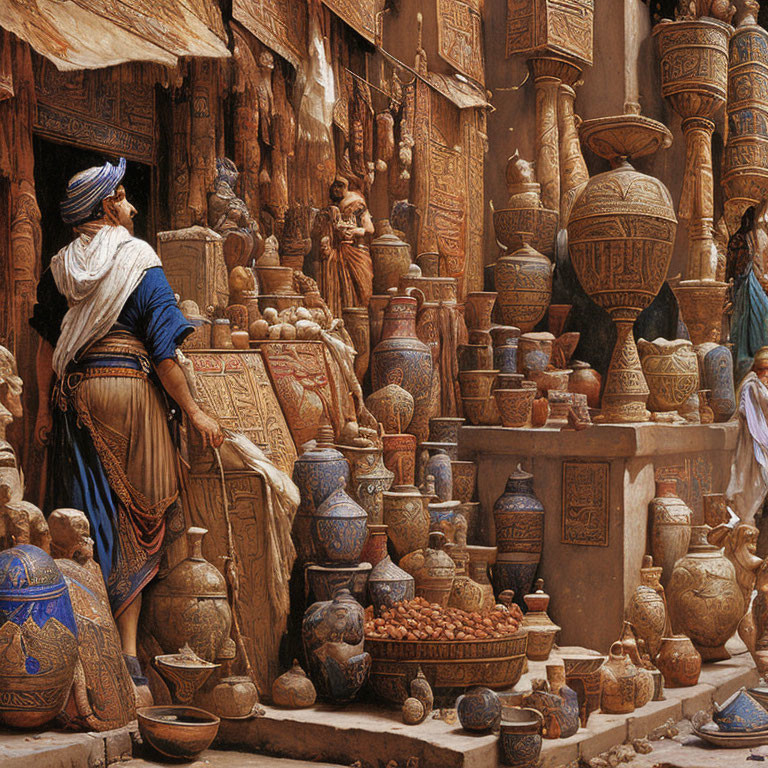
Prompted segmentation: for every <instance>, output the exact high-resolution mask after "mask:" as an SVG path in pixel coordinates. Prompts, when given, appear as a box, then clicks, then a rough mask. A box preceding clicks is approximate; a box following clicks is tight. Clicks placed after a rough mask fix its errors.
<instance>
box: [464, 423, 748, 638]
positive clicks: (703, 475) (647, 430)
mask: <svg viewBox="0 0 768 768" xmlns="http://www.w3.org/2000/svg"><path fill="white" fill-rule="evenodd" d="M736 429H737V427H736V424H735V423H733V424H732V423H726V424H702V425H688V426H669V425H662V424H622V425H599V426H597V425H596V426H593V427H591V428H589V429H587V430H585V431H583V432H572V431H558V430H554V429H505V428H503V427H462V428H461V430H460V432H459V455H460V458H461V459H471V460H474V461H476V462H477V464H478V473H477V492H478V499H479V501H480V504H481V510H482V517H481V520H480V521H478V522H479V526H478V527H479V531H480V532H479V536H480V540H478V542H477V543H479V544H487V545H493V544H495V535H494V525H493V504H494V502H495V500H496V499H497V498H498V497H499V496H500V495H501V493H502V492H503V491H504V485H505V483H506V480H507V477H508V476H509V474H510V473H511V472H513V471H514V469H515V467H516V466H517V464H518V463H520V464H522V466H523V468H524V469H526V470H527V471H529V472H531V473H533V476H534V490H535V492H536V495H537V496H538V498H539V499H540V500H541V502H542V504H543V505H544V510H545V516H544V551H543V554H542V558H541V564H540V566H539V576H541V577H542V578H543V579H544V581H545V583H546V584H547V591H548V592H549V594H550V595H551V596H552V600H551V603H550V616H551V617H552V619H553V620H554V621H555V622H557V623H558V624H559V625H560V626H561V627H562V632H561V636H560V642H561V644H563V645H583V646H586V647H588V648H595V649H597V650H600V651H602V652H607V650H608V648H609V647H610V645H611V643H612V642H613V641H614V640H616V639H617V638H618V636H619V633H620V631H621V622H622V617H623V613H624V606H625V605H626V603H627V602H628V600H629V598H630V597H631V595H632V593H633V592H634V589H635V587H636V586H637V585H638V583H639V577H640V566H641V564H642V558H643V555H644V554H645V553H646V551H647V545H646V542H647V536H648V503H649V502H650V500H651V499H652V498H653V496H654V488H655V480H656V478H657V477H666V476H673V477H676V478H677V481H678V483H677V484H678V493H679V494H680V496H681V497H682V498H683V499H684V500H685V501H686V503H687V504H688V505H689V506H690V507H691V509H692V510H693V513H694V520H693V522H694V524H697V523H699V524H700V523H702V522H703V513H702V503H701V496H702V494H703V493H715V492H722V491H724V490H725V487H726V485H727V483H728V477H729V474H730V466H731V459H732V454H733V451H734V449H735V445H736Z"/></svg>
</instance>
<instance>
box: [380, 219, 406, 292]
mask: <svg viewBox="0 0 768 768" xmlns="http://www.w3.org/2000/svg"><path fill="white" fill-rule="evenodd" d="M375 234H376V237H374V239H373V240H372V241H371V261H372V262H373V292H374V293H375V294H384V293H386V292H387V291H388V290H389V289H390V288H397V286H398V284H399V282H400V278H401V277H402V276H403V275H404V274H406V273H407V272H408V269H409V267H410V266H411V246H410V245H408V243H406V242H404V241H403V240H401V239H400V238H399V237H398V236H397V235H396V234H395V231H394V230H393V229H392V225H391V224H390V223H389V220H388V219H381V220H379V221H377V222H376V232H375Z"/></svg>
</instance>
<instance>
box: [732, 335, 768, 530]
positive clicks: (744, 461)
mask: <svg viewBox="0 0 768 768" xmlns="http://www.w3.org/2000/svg"><path fill="white" fill-rule="evenodd" d="M738 400H739V408H738V411H737V416H738V420H739V434H738V442H737V443H736V455H735V456H734V459H733V464H732V465H731V479H730V482H729V483H728V489H727V490H726V499H727V501H728V504H729V505H730V507H731V509H733V511H734V512H735V513H736V514H737V515H738V516H739V518H740V519H741V521H742V522H743V523H749V524H750V525H754V524H755V515H756V514H757V513H758V512H759V511H760V508H761V507H762V505H763V501H764V500H765V496H766V493H768V347H762V348H761V349H759V350H758V351H757V352H756V354H755V360H754V363H753V365H752V370H751V371H750V372H749V373H748V374H747V375H746V376H745V377H744V380H743V381H742V383H741V387H740V388H739V398H738Z"/></svg>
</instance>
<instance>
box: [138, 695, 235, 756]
mask: <svg viewBox="0 0 768 768" xmlns="http://www.w3.org/2000/svg"><path fill="white" fill-rule="evenodd" d="M136 717H137V719H138V721H139V732H140V733H141V737H142V738H143V739H144V741H145V742H146V743H147V744H149V745H150V746H151V747H152V748H153V749H154V750H156V751H157V752H159V753H160V754H161V755H165V756H166V757H173V758H178V759H184V760H192V759H193V758H195V757H197V756H198V755H199V754H200V753H201V752H203V751H204V750H206V749H208V747H210V746H211V743H212V742H213V740H214V739H215V738H216V734H217V733H218V731H219V723H220V722H221V720H220V719H219V718H218V717H216V715H212V714H211V713H210V712H206V711H205V710H204V709H198V708H197V707H184V706H155V707H141V708H140V709H137V710H136Z"/></svg>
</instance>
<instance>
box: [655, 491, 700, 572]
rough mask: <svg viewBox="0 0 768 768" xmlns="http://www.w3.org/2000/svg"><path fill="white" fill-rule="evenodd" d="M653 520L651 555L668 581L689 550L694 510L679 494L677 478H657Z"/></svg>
mask: <svg viewBox="0 0 768 768" xmlns="http://www.w3.org/2000/svg"><path fill="white" fill-rule="evenodd" d="M648 511H649V513H650V518H651V519H650V523H651V554H652V555H653V561H654V562H655V563H656V564H657V565H660V566H661V569H662V572H661V581H662V583H663V584H666V583H667V582H668V581H669V578H670V576H671V575H672V569H673V568H674V567H675V563H676V562H677V561H678V560H679V559H680V558H681V557H682V556H683V555H684V554H685V553H686V552H687V551H688V544H689V542H690V540H691V517H692V512H691V510H690V508H689V507H688V506H687V505H686V503H685V502H684V501H683V500H682V499H681V498H680V497H679V496H678V495H677V481H676V480H675V479H674V478H666V479H660V480H657V481H656V497H655V498H654V499H652V500H651V503H650V505H649V507H648Z"/></svg>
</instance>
